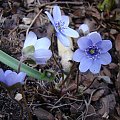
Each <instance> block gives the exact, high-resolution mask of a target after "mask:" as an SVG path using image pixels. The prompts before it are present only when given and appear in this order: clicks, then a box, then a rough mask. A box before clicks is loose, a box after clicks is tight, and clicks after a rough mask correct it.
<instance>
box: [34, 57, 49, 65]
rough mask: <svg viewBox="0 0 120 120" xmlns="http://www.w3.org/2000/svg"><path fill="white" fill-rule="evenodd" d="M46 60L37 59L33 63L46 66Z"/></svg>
mask: <svg viewBox="0 0 120 120" xmlns="http://www.w3.org/2000/svg"><path fill="white" fill-rule="evenodd" d="M47 60H48V59H46V58H37V59H36V60H35V61H36V63H37V64H40V65H41V64H46V63H47Z"/></svg>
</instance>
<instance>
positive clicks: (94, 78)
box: [83, 77, 97, 92]
mask: <svg viewBox="0 0 120 120" xmlns="http://www.w3.org/2000/svg"><path fill="white" fill-rule="evenodd" d="M96 78H97V77H95V78H94V79H93V81H92V82H91V83H90V85H88V86H87V88H85V89H84V90H83V92H84V91H86V90H87V89H88V88H89V87H90V86H91V85H92V84H93V83H94V81H95V79H96Z"/></svg>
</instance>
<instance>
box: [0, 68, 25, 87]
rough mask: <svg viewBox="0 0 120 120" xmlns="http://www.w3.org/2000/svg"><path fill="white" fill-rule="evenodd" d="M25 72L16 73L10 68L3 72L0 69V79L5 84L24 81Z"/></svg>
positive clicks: (10, 84)
mask: <svg viewBox="0 0 120 120" xmlns="http://www.w3.org/2000/svg"><path fill="white" fill-rule="evenodd" d="M25 77H26V73H24V72H20V73H18V74H17V73H16V72H13V71H11V70H6V71H5V72H4V71H3V70H2V69H0V81H1V82H3V83H5V84H6V85H7V86H12V85H14V84H16V83H21V84H22V83H24V79H25Z"/></svg>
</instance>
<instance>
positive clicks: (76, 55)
mask: <svg viewBox="0 0 120 120" xmlns="http://www.w3.org/2000/svg"><path fill="white" fill-rule="evenodd" d="M84 56H85V53H84V52H83V51H82V50H80V49H77V50H76V51H75V52H74V54H73V60H74V61H76V62H80V61H81V59H82V58H83V57H84Z"/></svg>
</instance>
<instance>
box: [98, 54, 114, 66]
mask: <svg viewBox="0 0 120 120" xmlns="http://www.w3.org/2000/svg"><path fill="white" fill-rule="evenodd" d="M99 57H100V62H101V64H103V65H107V64H109V63H111V61H112V58H111V55H110V54H109V53H108V52H106V53H103V54H100V56H99Z"/></svg>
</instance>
